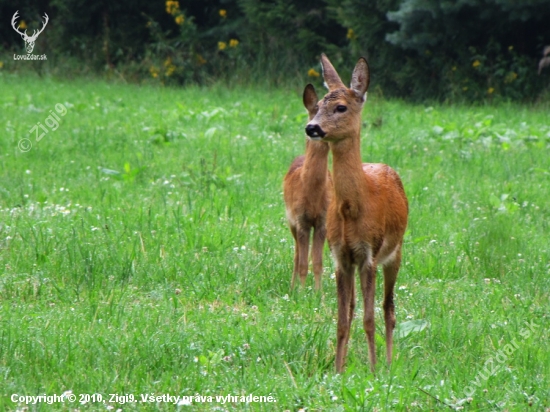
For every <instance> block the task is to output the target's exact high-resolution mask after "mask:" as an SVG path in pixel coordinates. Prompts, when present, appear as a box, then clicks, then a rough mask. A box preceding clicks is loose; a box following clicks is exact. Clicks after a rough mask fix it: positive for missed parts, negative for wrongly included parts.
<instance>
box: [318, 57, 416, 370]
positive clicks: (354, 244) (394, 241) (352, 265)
mask: <svg viewBox="0 0 550 412" xmlns="http://www.w3.org/2000/svg"><path fill="white" fill-rule="evenodd" d="M321 63H322V66H323V77H324V79H325V82H326V83H327V85H328V87H329V93H328V94H327V96H326V97H325V98H323V99H322V100H321V101H320V102H319V104H318V105H319V110H318V112H317V114H316V115H315V117H314V118H313V119H312V120H310V122H309V123H308V127H314V126H315V127H318V130H320V132H321V135H322V137H321V138H319V136H321V135H317V136H314V138H315V137H317V138H318V139H317V140H321V141H324V142H328V143H329V145H330V150H331V151H332V155H333V184H334V196H333V198H332V200H331V202H330V205H329V210H328V213H327V239H328V242H329V245H330V248H331V251H332V254H333V256H334V258H335V261H336V284H337V293H338V330H337V349H336V371H337V372H342V371H343V370H344V364H345V358H346V353H347V344H348V340H349V334H350V326H351V322H352V319H353V314H354V309H355V279H354V273H355V270H356V269H357V270H358V272H359V277H360V281H361V291H362V294H363V303H364V319H363V325H364V329H365V332H366V335H367V341H368V346H369V359H370V364H371V370H372V371H374V366H375V363H376V354H375V350H374V332H375V329H374V292H375V284H376V267H377V265H378V264H381V265H382V266H383V269H384V303H383V307H384V318H385V323H386V356H387V360H388V363H390V362H391V357H392V348H393V329H394V327H395V309H394V303H393V289H394V286H395V281H396V279H397V273H398V271H399V266H400V264H401V247H402V244H403V235H404V233H405V228H406V226H407V217H408V203H407V197H406V195H405V191H404V189H403V184H402V183H401V180H400V178H399V176H398V174H397V173H396V172H395V171H394V170H393V169H392V168H391V167H389V166H387V165H384V164H371V163H365V164H363V163H362V162H361V148H360V133H361V110H362V108H363V103H364V96H366V91H367V89H368V85H369V71H368V65H367V62H366V60H365V59H360V60H359V61H358V63H357V65H356V66H355V69H354V72H353V76H352V82H351V87H350V88H349V89H348V88H346V87H345V86H344V85H343V83H342V81H341V80H340V78H339V76H338V74H337V72H336V70H335V69H334V67H333V66H332V64H331V63H330V61H329V60H328V58H327V57H326V56H325V55H324V54H323V55H322V58H321ZM339 106H345V107H346V110H345V111H344V112H340V111H339V110H337V108H338V107H339ZM340 109H341V107H340ZM308 134H309V132H308ZM310 136H311V134H310Z"/></svg>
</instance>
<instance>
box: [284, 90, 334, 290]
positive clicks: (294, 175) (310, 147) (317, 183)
mask: <svg viewBox="0 0 550 412" xmlns="http://www.w3.org/2000/svg"><path fill="white" fill-rule="evenodd" d="M317 100H318V99H317V94H316V93H315V89H314V88H313V86H312V85H309V84H308V85H307V86H306V88H305V90H304V96H303V101H304V106H305V107H306V109H307V110H308V114H309V120H311V119H312V118H313V116H315V114H316V113H317V108H318V107H317ZM328 152H329V148H328V144H327V143H325V142H314V141H311V140H307V142H306V154H305V156H298V157H297V158H296V159H294V161H293V162H292V164H291V166H290V169H289V170H288V173H287V174H286V176H285V179H284V183H283V192H284V200H285V205H286V216H287V220H288V225H289V226H290V231H291V232H292V236H293V237H294V241H295V247H294V270H293V272H292V287H294V285H295V282H296V278H297V277H298V276H300V282H301V284H302V286H304V285H305V282H306V276H307V270H308V252H309V240H310V234H311V231H312V230H313V245H312V248H311V257H312V261H313V274H314V277H315V288H316V289H320V288H321V274H322V272H323V246H324V244H325V238H326V214H327V209H328V204H329V201H330V193H331V190H332V184H331V180H330V175H329V172H328V168H327V162H328Z"/></svg>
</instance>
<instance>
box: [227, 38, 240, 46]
mask: <svg viewBox="0 0 550 412" xmlns="http://www.w3.org/2000/svg"><path fill="white" fill-rule="evenodd" d="M238 45H239V41H238V40H237V39H231V40H229V47H237V46H238Z"/></svg>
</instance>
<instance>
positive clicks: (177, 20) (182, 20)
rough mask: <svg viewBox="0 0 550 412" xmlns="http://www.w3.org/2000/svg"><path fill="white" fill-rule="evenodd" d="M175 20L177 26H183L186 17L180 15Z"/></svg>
mask: <svg viewBox="0 0 550 412" xmlns="http://www.w3.org/2000/svg"><path fill="white" fill-rule="evenodd" d="M174 20H175V21H176V24H178V25H180V26H181V25H182V24H183V22H184V21H185V17H183V14H180V15H179V16H177V17H176V18H175V19H174Z"/></svg>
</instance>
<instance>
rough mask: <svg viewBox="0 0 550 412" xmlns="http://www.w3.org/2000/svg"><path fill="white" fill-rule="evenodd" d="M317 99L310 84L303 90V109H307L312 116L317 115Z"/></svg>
mask: <svg viewBox="0 0 550 412" xmlns="http://www.w3.org/2000/svg"><path fill="white" fill-rule="evenodd" d="M318 101H319V98H318V97H317V93H316V92H315V87H313V85H312V84H308V85H307V86H306V88H305V89H304V95H303V102H304V107H305V108H306V109H307V111H308V113H309V114H310V116H311V115H313V116H315V114H316V113H317V110H318V107H317V102H318Z"/></svg>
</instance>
